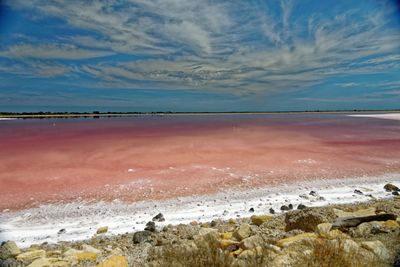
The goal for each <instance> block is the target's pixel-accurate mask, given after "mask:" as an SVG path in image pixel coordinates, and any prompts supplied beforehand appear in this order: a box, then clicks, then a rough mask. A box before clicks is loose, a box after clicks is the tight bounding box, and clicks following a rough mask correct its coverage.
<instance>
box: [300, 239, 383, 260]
mask: <svg viewBox="0 0 400 267" xmlns="http://www.w3.org/2000/svg"><path fill="white" fill-rule="evenodd" d="M311 251H312V253H311V255H307V256H304V255H303V256H302V257H300V259H299V261H298V263H299V265H297V266H307V267H366V266H371V267H372V266H373V267H381V266H382V267H383V266H390V265H389V264H388V263H386V262H382V260H380V259H379V258H377V257H376V256H375V255H373V254H372V253H370V252H369V251H366V250H364V249H363V248H360V247H356V248H353V247H348V246H347V245H346V244H345V240H343V239H336V240H326V239H317V240H316V242H314V243H313V244H312V250H311Z"/></svg>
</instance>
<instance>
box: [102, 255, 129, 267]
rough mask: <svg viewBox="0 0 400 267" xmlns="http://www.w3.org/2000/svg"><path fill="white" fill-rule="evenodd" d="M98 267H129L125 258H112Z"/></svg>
mask: <svg viewBox="0 0 400 267" xmlns="http://www.w3.org/2000/svg"><path fill="white" fill-rule="evenodd" d="M97 267H128V262H127V260H126V258H125V257H124V256H111V257H109V258H108V259H106V260H105V261H103V262H102V263H100V264H98V265H97Z"/></svg>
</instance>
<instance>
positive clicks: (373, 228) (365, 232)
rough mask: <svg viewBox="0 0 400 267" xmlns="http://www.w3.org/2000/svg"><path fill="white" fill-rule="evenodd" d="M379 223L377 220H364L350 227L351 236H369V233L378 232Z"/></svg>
mask: <svg viewBox="0 0 400 267" xmlns="http://www.w3.org/2000/svg"><path fill="white" fill-rule="evenodd" d="M380 228H381V225H379V223H377V222H365V223H361V224H359V225H358V226H357V227H356V228H352V229H350V231H349V232H350V234H351V235H352V236H353V237H364V238H365V237H369V236H370V235H373V234H377V233H380V232H381V231H380Z"/></svg>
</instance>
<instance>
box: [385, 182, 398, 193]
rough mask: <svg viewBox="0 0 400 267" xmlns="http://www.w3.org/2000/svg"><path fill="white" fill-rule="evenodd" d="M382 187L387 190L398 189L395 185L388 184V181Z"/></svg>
mask: <svg viewBox="0 0 400 267" xmlns="http://www.w3.org/2000/svg"><path fill="white" fill-rule="evenodd" d="M383 189H385V190H386V191H387V192H393V191H400V189H399V188H398V187H397V186H395V185H394V184H390V183H389V184H385V186H384V187H383Z"/></svg>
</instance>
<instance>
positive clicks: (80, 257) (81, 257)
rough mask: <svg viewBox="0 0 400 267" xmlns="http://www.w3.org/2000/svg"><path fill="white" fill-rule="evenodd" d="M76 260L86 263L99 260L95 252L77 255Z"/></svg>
mask: <svg viewBox="0 0 400 267" xmlns="http://www.w3.org/2000/svg"><path fill="white" fill-rule="evenodd" d="M76 259H77V260H78V262H85V261H91V262H94V261H96V260H97V254H96V253H93V252H81V253H78V254H76Z"/></svg>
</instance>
